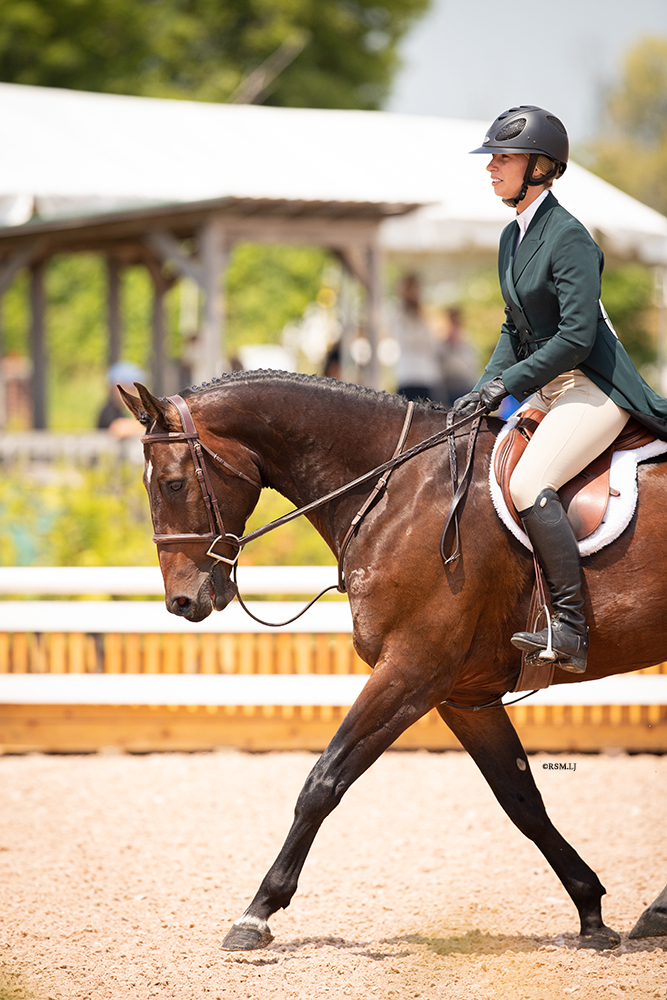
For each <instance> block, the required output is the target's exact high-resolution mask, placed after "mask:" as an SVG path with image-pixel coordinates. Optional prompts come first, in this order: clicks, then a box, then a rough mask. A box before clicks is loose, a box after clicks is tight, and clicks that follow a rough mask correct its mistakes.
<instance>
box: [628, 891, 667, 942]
mask: <svg viewBox="0 0 667 1000" xmlns="http://www.w3.org/2000/svg"><path fill="white" fill-rule="evenodd" d="M664 934H667V885H666V886H665V888H664V889H663V890H662V892H661V893H660V895H659V896H658V897H657V899H654V900H653V902H652V903H651V905H650V906H647V907H646V909H645V910H644V912H643V913H642V915H641V917H640V918H639V920H638V921H637V923H636V924H635V926H634V927H633V928H632V930H631V931H630V937H631V938H645V937H661V936H662V935H664Z"/></svg>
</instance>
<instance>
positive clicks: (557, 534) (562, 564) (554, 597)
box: [511, 488, 588, 674]
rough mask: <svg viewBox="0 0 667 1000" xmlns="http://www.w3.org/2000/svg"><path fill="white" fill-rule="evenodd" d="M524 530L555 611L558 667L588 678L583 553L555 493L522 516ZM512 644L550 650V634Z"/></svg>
mask: <svg viewBox="0 0 667 1000" xmlns="http://www.w3.org/2000/svg"><path fill="white" fill-rule="evenodd" d="M520 516H521V520H522V522H523V526H524V528H525V529H526V534H527V535H528V537H529V538H530V541H531V544H532V546H533V549H534V550H535V554H536V555H537V560H538V562H539V564H540V566H541V567H542V570H543V572H544V576H545V578H546V581H547V586H548V587H549V594H550V595H551V605H552V608H553V616H552V619H551V625H552V648H553V652H554V653H555V656H556V661H557V662H556V665H557V666H558V667H560V668H561V669H562V670H568V671H570V673H574V674H583V672H584V671H585V670H586V657H587V655H588V629H587V627H586V619H585V618H584V610H583V609H584V599H583V594H582V591H581V561H580V557H579V547H578V545H577V540H576V538H575V537H574V531H573V530H572V525H571V524H570V522H569V520H568V518H567V514H566V513H565V511H564V510H563V507H562V505H561V502H560V498H559V496H558V494H557V493H556V491H555V490H552V489H549V488H547V489H545V490H542V492H541V493H540V495H539V496H538V498H537V500H536V501H535V503H534V504H533V506H532V507H529V508H528V509H527V510H522V511H520ZM511 641H512V644H513V645H514V646H516V647H517V648H518V649H522V650H524V652H527V653H539V652H541V651H542V650H544V649H546V648H547V643H548V629H547V628H544V629H541V630H540V631H539V632H517V633H516V635H513V636H512V640H511Z"/></svg>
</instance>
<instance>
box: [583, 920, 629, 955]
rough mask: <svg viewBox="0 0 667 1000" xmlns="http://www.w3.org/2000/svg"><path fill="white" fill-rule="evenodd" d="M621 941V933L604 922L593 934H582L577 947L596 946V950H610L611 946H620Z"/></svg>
mask: <svg viewBox="0 0 667 1000" xmlns="http://www.w3.org/2000/svg"><path fill="white" fill-rule="evenodd" d="M620 943H621V935H620V934H617V933H616V931H613V930H612V929H611V927H607V925H606V924H603V925H602V927H600V929H599V930H597V931H595V932H594V933H593V934H580V935H579V941H578V942H577V948H594V949H595V951H609V950H610V949H611V948H618V946H619V944H620Z"/></svg>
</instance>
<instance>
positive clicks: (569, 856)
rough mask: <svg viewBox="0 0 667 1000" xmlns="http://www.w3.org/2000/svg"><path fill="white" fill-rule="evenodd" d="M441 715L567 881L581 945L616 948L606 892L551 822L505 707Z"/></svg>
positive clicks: (518, 823) (504, 803)
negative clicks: (605, 912) (604, 903)
mask: <svg viewBox="0 0 667 1000" xmlns="http://www.w3.org/2000/svg"><path fill="white" fill-rule="evenodd" d="M439 712H440V715H441V716H442V718H443V719H444V720H445V722H446V723H447V725H448V726H449V727H450V729H451V730H452V731H453V732H454V734H455V735H456V736H457V737H458V739H459V740H460V741H461V743H462V744H463V746H464V747H465V749H466V750H467V751H468V753H469V754H470V756H471V757H472V758H473V760H474V761H475V763H476V764H477V766H478V767H479V769H480V771H481V772H482V774H483V775H484V777H485V778H486V780H487V781H488V783H489V785H490V786H491V790H492V792H493V794H494V795H495V796H496V798H497V799H498V802H499V803H500V805H501V806H502V807H503V809H504V810H505V812H506V813H507V815H508V816H509V818H510V819H511V820H512V822H513V823H514V824H515V825H516V826H517V827H518V828H519V830H521V832H522V833H523V834H525V836H526V837H528V838H529V839H530V840H532V841H533V842H534V844H535V845H536V847H538V848H539V850H540V851H541V852H542V854H543V855H544V857H545V858H546V860H547V861H548V862H549V864H550V865H551V867H552V868H553V870H554V871H555V873H556V875H558V877H559V879H560V880H561V882H562V883H563V886H564V887H565V889H566V890H567V892H568V893H569V895H570V897H571V898H572V901H573V903H574V905H575V906H576V908H577V910H578V912H579V918H580V920H581V931H580V933H581V936H582V944H585V945H586V946H587V947H589V948H590V947H594V948H615V947H616V945H618V943H619V941H620V937H619V936H618V934H617V933H616V932H615V931H613V930H611V928H609V927H607V926H606V925H605V924H604V922H603V920H602V909H601V904H600V901H601V899H602V896H603V895H604V894H605V891H606V890H605V888H604V886H603V885H602V883H601V882H600V880H599V878H598V877H597V875H596V874H595V872H594V871H593V870H592V869H591V868H589V867H588V865H587V864H586V863H585V862H584V861H583V860H582V859H581V858H580V857H579V855H578V854H577V852H576V851H575V850H574V848H573V847H571V846H570V844H568V842H567V841H566V840H565V839H564V838H563V837H562V836H561V835H560V833H559V832H558V830H557V829H556V828H555V826H554V825H553V823H552V822H551V820H550V819H549V817H548V815H547V812H546V809H545V808H544V802H543V801H542V796H541V795H540V793H539V791H538V788H537V786H536V784H535V781H534V779H533V776H532V774H531V772H530V766H529V764H528V759H527V756H526V752H525V750H524V749H523V747H522V745H521V742H520V740H519V737H518V736H517V734H516V731H515V729H514V727H513V725H512V723H511V722H510V719H509V717H508V715H507V712H506V711H505V709H504V708H494V709H488V710H485V711H481V712H464V711H461V710H458V709H452V708H446V707H444V706H441V707H440V708H439Z"/></svg>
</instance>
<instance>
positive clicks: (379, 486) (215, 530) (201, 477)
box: [141, 395, 485, 627]
mask: <svg viewBox="0 0 667 1000" xmlns="http://www.w3.org/2000/svg"><path fill="white" fill-rule="evenodd" d="M167 398H168V401H169V402H170V403H173V404H174V406H175V407H176V409H177V411H178V413H179V416H180V418H181V423H182V425H183V430H182V431H157V432H153V431H152V430H151V431H150V432H149V433H148V434H145V435H144V436H143V437H142V438H141V441H142V443H144V444H154V443H156V442H157V443H165V444H176V443H179V442H187V444H188V446H189V448H190V454H191V456H192V461H193V464H194V469H195V476H196V478H197V482H198V483H199V486H200V489H201V493H202V497H203V500H204V505H205V507H206V514H207V517H208V523H209V530H208V532H186V533H174V534H160V533H155V534H154V535H153V541H154V542H155V544H156V545H179V544H184V543H186V544H187V543H189V542H208V543H209V546H208V549H207V550H206V555H207V556H210V557H211V559H214V560H215V561H216V562H222V563H225V564H226V565H227V566H230V567H231V568H232V571H233V573H234V583H236V570H237V566H238V559H239V556H240V554H241V551H242V550H243V548H244V546H245V545H247V543H248V542H251V541H254V539H256V538H261V537H262V535H266V534H268V532H269V531H273V530H274V529H275V528H279V527H281V526H282V525H283V524H288V523H289V522H290V521H293V520H294V519H295V518H297V517H301V516H302V515H304V514H309V513H310V512H311V511H313V510H317V509H318V507H322V506H323V505H324V504H326V503H329V502H330V501H331V500H335V499H337V498H338V497H340V496H344V495H345V494H346V493H350V492H351V491H352V490H354V489H355V488H356V487H357V486H360V485H362V484H363V483H366V482H368V481H369V480H370V479H373V478H374V477H375V476H377V475H379V476H380V478H379V479H378V481H377V482H376V484H375V487H374V488H373V491H372V492H371V494H370V496H368V497H367V498H366V500H365V501H364V503H363V504H362V506H361V507H360V509H359V510H358V512H357V514H356V515H355V516H354V518H353V519H352V522H351V524H350V527H349V528H348V531H347V533H346V535H345V537H344V539H343V542H342V544H341V548H340V554H339V557H338V583H337V584H332V585H331V586H330V587H326V588H325V589H324V590H322V591H321V592H320V593H319V594H317V596H316V597H314V598H313V599H312V600H311V601H310V602H309V603H308V604H307V605H306V606H305V607H304V608H303V610H302V611H300V612H299V614H297V615H295V616H294V618H290V619H289V621H286V622H276V623H273V622H264V621H262V620H261V619H260V618H257V617H256V616H255V615H254V614H253V613H252V612H251V611H250V610H249V608H248V607H247V606H246V605H245V604H244V602H243V600H242V598H241V596H240V594H239V593H238V586H237V599H238V601H239V604H240V605H241V607H242V608H243V609H244V611H245V612H246V613H247V614H248V615H249V616H250V617H251V618H253V619H254V620H255V621H257V622H259V623H260V624H262V625H273V626H274V627H279V626H281V625H289V624H291V623H292V622H293V621H296V619H297V618H300V617H301V615H302V614H304V613H305V612H306V611H307V610H308V608H310V607H311V606H312V605H313V604H314V603H315V601H317V600H319V599H320V597H322V596H323V594H326V593H327V592H328V591H329V590H337V591H338V592H339V593H343V594H344V593H345V591H346V588H345V581H344V578H343V559H344V556H345V553H346V551H347V548H348V546H349V544H350V542H351V540H352V538H353V537H354V535H355V533H356V531H357V530H358V528H359V525H360V523H361V521H362V520H363V518H364V517H365V515H366V513H367V512H368V510H369V509H370V508H371V506H372V504H373V503H374V502H375V500H376V499H377V497H378V496H379V495H380V493H381V492H382V491H383V490H384V489H385V487H386V485H387V481H388V479H389V476H390V475H391V473H392V472H393V470H394V469H395V468H397V467H398V466H399V465H402V464H403V463H404V462H407V461H408V460H409V459H411V458H414V457H415V456H416V455H420V454H421V453H422V452H424V451H427V450H428V449H429V448H433V447H435V446H436V445H438V444H441V443H442V442H443V441H445V440H446V439H447V438H449V439H450V443H449V446H450V463H451V467H452V490H453V499H452V504H451V507H450V510H449V513H448V516H447V519H446V521H445V526H444V528H443V531H442V537H441V542H440V547H441V553H442V558H443V561H444V562H445V564H449V563H451V562H454V561H455V560H456V559H457V558H458V556H459V552H460V549H459V529H458V514H457V511H458V506H459V504H460V502H461V500H462V499H463V496H464V495H465V492H466V489H467V485H468V481H469V478H470V472H471V471H472V457H473V450H474V443H475V439H476V437H477V431H478V429H479V424H480V420H481V418H482V416H483V415H484V413H485V411H484V409H483V408H482V407H479V408H478V409H477V410H476V411H475V412H474V413H472V414H470V415H469V416H467V417H463V418H462V419H461V420H459V421H457V422H454V419H453V413H451V411H450V412H449V413H448V414H447V426H446V428H445V429H444V430H441V431H437V432H436V433H435V434H432V435H431V436H430V437H428V438H425V439H424V440H423V441H420V442H419V443H418V444H416V445H413V447H412V448H409V449H408V450H407V451H403V447H404V445H405V441H406V440H407V436H408V433H409V431H410V425H411V422H412V415H413V412H414V403H413V402H410V403H409V404H408V410H407V413H406V416H405V421H404V424H403V429H402V431H401V435H400V438H399V441H398V444H397V446H396V449H395V451H394V454H393V456H392V457H391V458H390V459H389V460H388V461H386V462H383V463H382V464H381V465H378V466H376V467H375V468H374V469H371V470H370V472H366V473H364V474H363V475H362V476H358V477H357V479H354V480H352V481H351V482H349V483H345V484H344V485H343V486H339V487H338V488H337V489H335V490H332V491H331V492H330V493H327V494H326V495H325V496H323V497H319V498H318V499H317V500H312V501H311V502H310V503H308V504H305V505H304V506H303V507H297V508H295V509H294V510H291V511H288V513H287V514H283V515H282V517H278V518H276V519H275V520H274V521H270V522H269V523H268V524H265V525H264V526H263V527H261V528H256V529H255V530H254V531H250V532H248V534H246V535H242V536H241V537H240V538H239V537H238V535H234V534H231V533H230V532H227V531H226V530H225V526H224V522H223V519H222V515H221V513H220V507H219V504H218V500H217V497H216V495H215V491H214V489H213V484H212V483H211V480H210V476H209V472H208V468H207V466H206V461H205V457H204V452H205V453H206V454H208V455H210V457H211V458H212V459H213V460H214V461H216V462H217V463H218V464H219V465H221V466H222V468H223V469H225V471H227V472H228V473H229V474H230V475H234V476H236V477H237V478H239V479H243V480H244V481H246V482H248V483H250V484H251V485H252V486H254V487H255V488H256V489H257V490H259V491H261V490H262V484H261V483H260V482H257V481H256V480H254V479H251V478H250V477H249V476H247V475H246V474H245V473H244V472H241V471H240V470H239V469H236V468H235V467H234V466H233V465H230V464H229V463H228V462H226V461H225V460H224V459H223V458H221V457H220V456H219V455H217V454H216V453H215V452H214V451H212V450H211V449H210V448H208V447H207V446H206V445H205V444H204V443H203V442H202V441H201V440H200V437H199V432H198V431H197V427H196V425H195V422H194V420H193V418H192V414H191V412H190V408H189V407H188V405H187V403H186V402H185V400H184V399H183V397H182V396H178V395H177V396H169V397H167ZM466 424H470V425H471V426H470V437H469V441H468V450H467V457H466V468H465V472H464V474H463V477H462V479H461V482H460V483H457V472H456V449H455V447H454V442H453V436H454V434H455V432H456V431H457V430H458V429H459V428H460V427H464V426H465V425H466ZM452 520H453V521H454V524H455V526H456V546H455V551H454V553H453V554H452V555H451V556H450V557H449V558H445V554H444V541H445V535H446V533H447V530H448V528H449V526H450V524H451V523H452ZM218 542H221V543H222V544H227V545H233V546H235V547H236V550H237V551H236V555H235V556H234V557H233V558H231V559H228V558H227V557H225V556H222V555H220V554H219V553H217V552H215V551H214V547H215V545H216V544H217V543H218Z"/></svg>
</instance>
